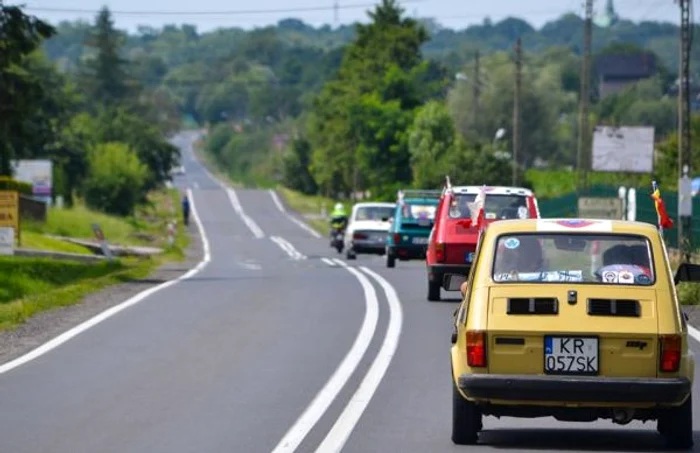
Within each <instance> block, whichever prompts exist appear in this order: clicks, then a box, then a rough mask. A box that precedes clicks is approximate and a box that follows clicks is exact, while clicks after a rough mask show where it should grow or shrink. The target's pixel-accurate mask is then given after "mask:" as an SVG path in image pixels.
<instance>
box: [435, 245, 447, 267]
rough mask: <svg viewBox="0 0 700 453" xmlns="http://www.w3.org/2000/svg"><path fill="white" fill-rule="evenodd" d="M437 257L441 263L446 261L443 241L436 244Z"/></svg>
mask: <svg viewBox="0 0 700 453" xmlns="http://www.w3.org/2000/svg"><path fill="white" fill-rule="evenodd" d="M435 259H436V260H437V261H438V262H439V263H442V262H444V261H445V244H444V243H443V242H438V243H437V244H435Z"/></svg>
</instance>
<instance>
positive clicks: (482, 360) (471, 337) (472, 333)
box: [467, 330, 486, 368]
mask: <svg viewBox="0 0 700 453" xmlns="http://www.w3.org/2000/svg"><path fill="white" fill-rule="evenodd" d="M467 364H468V365H469V366H470V367H480V368H483V367H485V366H486V332H482V331H479V330H468V331H467Z"/></svg>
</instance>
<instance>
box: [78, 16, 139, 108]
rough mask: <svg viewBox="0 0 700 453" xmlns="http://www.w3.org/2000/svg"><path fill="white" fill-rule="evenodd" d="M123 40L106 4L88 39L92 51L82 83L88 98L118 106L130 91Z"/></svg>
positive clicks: (86, 63) (84, 64)
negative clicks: (123, 52) (123, 54)
mask: <svg viewBox="0 0 700 453" xmlns="http://www.w3.org/2000/svg"><path fill="white" fill-rule="evenodd" d="M122 43H123V36H122V35H121V33H120V32H118V31H117V30H115V28H114V22H113V20H112V14H111V13H110V11H109V9H108V8H107V7H106V6H105V7H103V8H102V9H101V10H100V12H99V13H98V15H97V18H96V19H95V24H94V26H93V28H92V30H91V31H90V33H89V34H88V37H87V39H86V41H85V45H86V46H87V47H88V48H89V49H91V52H90V54H89V56H88V57H87V59H86V61H85V62H84V63H83V66H82V71H81V72H82V77H81V78H82V80H81V85H82V86H83V89H84V90H85V93H86V96H87V98H88V99H91V100H94V101H96V102H98V103H101V104H104V105H115V104H118V103H120V102H122V101H124V100H125V99H126V98H127V97H128V96H129V94H130V91H131V90H130V87H129V85H128V74H127V69H126V66H127V61H126V60H125V59H124V58H123V57H122V56H121V49H122ZM93 105H94V104H93Z"/></svg>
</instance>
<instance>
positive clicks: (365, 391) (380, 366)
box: [316, 266, 403, 453]
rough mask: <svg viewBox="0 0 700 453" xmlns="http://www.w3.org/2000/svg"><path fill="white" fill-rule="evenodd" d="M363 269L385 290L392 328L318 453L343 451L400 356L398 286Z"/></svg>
mask: <svg viewBox="0 0 700 453" xmlns="http://www.w3.org/2000/svg"><path fill="white" fill-rule="evenodd" d="M360 269H361V270H362V271H363V272H364V273H366V274H367V275H369V276H370V277H372V278H373V279H374V280H376V281H377V282H378V283H379V284H380V285H381V287H382V289H383V290H384V293H385V294H386V298H387V301H388V303H389V325H388V327H387V330H386V336H385V337H384V342H383V343H382V346H381V348H380V349H379V352H378V353H377V357H376V358H375V359H374V362H372V365H371V366H370V368H369V371H367V374H366V375H365V377H364V379H363V380H362V383H361V384H360V387H359V388H358V389H357V391H356V392H355V394H354V395H353V396H352V398H351V399H350V401H349V402H348V404H347V406H345V409H344V410H343V412H342V413H341V414H340V416H339V417H338V420H336V422H335V424H334V425H333V428H331V430H330V431H329V432H328V435H327V436H326V438H325V439H323V442H321V445H320V446H319V447H318V448H317V449H316V453H336V452H339V451H341V450H342V449H343V446H345V443H346V442H347V440H348V438H349V437H350V434H351V433H352V431H353V429H355V426H356V425H357V422H358V421H359V420H360V417H361V416H362V413H363V412H364V411H365V409H367V405H369V402H370V401H371V400H372V397H373V396H374V393H375V392H376V391H377V388H378V387H379V384H381V382H382V379H383V378H384V375H385V374H386V371H387V369H389V365H390V364H391V359H392V358H393V357H394V354H395V353H396V348H397V347H398V345H399V338H400V337H401V329H402V325H403V310H402V308H401V301H400V300H399V297H398V295H397V294H396V290H395V289H394V287H393V286H392V285H391V284H390V283H389V282H387V281H386V280H385V279H384V277H382V276H381V275H379V274H377V273H376V272H374V271H372V270H370V269H368V268H366V267H364V266H362V267H360Z"/></svg>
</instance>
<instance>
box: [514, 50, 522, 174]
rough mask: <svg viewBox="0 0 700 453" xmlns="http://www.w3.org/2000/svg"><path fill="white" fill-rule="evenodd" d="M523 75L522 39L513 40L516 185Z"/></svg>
mask: <svg viewBox="0 0 700 453" xmlns="http://www.w3.org/2000/svg"><path fill="white" fill-rule="evenodd" d="M522 77H523V48H522V40H521V38H518V40H517V41H515V92H514V99H513V186H517V185H518V154H519V152H520V95H521V90H522Z"/></svg>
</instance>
